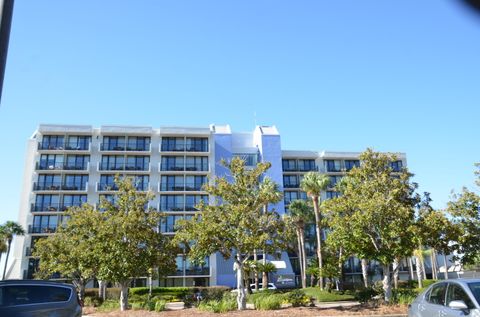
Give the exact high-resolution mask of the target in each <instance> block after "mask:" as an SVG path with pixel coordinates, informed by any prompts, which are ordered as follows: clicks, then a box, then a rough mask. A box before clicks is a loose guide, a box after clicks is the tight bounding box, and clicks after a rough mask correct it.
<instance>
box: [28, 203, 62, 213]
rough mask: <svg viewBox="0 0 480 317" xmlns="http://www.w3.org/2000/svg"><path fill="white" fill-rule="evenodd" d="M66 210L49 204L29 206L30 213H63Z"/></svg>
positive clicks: (60, 206) (54, 204) (55, 204)
mask: <svg viewBox="0 0 480 317" xmlns="http://www.w3.org/2000/svg"><path fill="white" fill-rule="evenodd" d="M64 210H66V208H64V206H62V205H60V204H59V203H51V204H46V203H45V204H31V205H30V211H31V212H37V211H44V212H57V211H64Z"/></svg>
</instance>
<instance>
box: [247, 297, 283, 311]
mask: <svg viewBox="0 0 480 317" xmlns="http://www.w3.org/2000/svg"><path fill="white" fill-rule="evenodd" d="M254 304H255V309H258V310H274V309H279V308H280V307H281V306H282V295H278V294H271V295H265V296H259V297H258V298H256V300H255V302H254Z"/></svg>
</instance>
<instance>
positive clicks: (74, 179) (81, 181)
mask: <svg viewBox="0 0 480 317" xmlns="http://www.w3.org/2000/svg"><path fill="white" fill-rule="evenodd" d="M87 182H88V175H65V183H64V185H63V186H62V187H63V189H64V190H86V189H87Z"/></svg>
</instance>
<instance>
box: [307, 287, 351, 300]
mask: <svg viewBox="0 0 480 317" xmlns="http://www.w3.org/2000/svg"><path fill="white" fill-rule="evenodd" d="M303 290H304V291H305V294H307V295H308V296H311V297H314V298H315V299H316V300H317V301H319V302H336V301H342V300H355V297H354V296H353V295H349V294H340V293H338V292H335V291H332V292H331V293H329V292H327V291H321V290H320V288H318V287H307V288H305V289H303Z"/></svg>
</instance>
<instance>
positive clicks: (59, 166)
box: [35, 162, 90, 171]
mask: <svg viewBox="0 0 480 317" xmlns="http://www.w3.org/2000/svg"><path fill="white" fill-rule="evenodd" d="M35 169H36V170H37V171H60V170H65V171H88V170H90V163H88V162H87V163H83V164H66V163H51V164H49V163H47V162H37V164H36V165H35Z"/></svg>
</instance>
